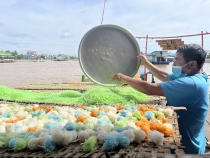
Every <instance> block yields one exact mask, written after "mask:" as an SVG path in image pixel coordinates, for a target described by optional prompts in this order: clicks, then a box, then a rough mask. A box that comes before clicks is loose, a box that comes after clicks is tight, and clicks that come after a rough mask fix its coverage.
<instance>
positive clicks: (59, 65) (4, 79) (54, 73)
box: [0, 60, 210, 87]
mask: <svg viewBox="0 0 210 158" xmlns="http://www.w3.org/2000/svg"><path fill="white" fill-rule="evenodd" d="M156 66H157V67H159V68H161V69H164V70H166V71H168V72H171V67H172V63H170V64H169V65H156ZM140 69H144V67H143V66H140ZM204 71H205V72H206V73H207V74H210V63H205V64H204ZM82 75H83V72H82V70H81V68H80V65H79V61H78V60H69V61H44V62H33V61H17V62H13V63H0V85H5V86H9V87H16V86H27V85H29V84H52V83H66V82H68V83H69V82H80V81H81V79H82ZM148 76H149V75H148ZM148 80H149V77H148ZM155 82H160V81H159V80H157V79H155Z"/></svg>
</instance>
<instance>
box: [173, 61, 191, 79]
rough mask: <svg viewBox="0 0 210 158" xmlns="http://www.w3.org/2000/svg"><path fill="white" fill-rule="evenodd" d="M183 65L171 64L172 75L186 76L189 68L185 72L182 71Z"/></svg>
mask: <svg viewBox="0 0 210 158" xmlns="http://www.w3.org/2000/svg"><path fill="white" fill-rule="evenodd" d="M189 63H190V62H189ZM189 63H187V64H189ZM187 64H185V65H187ZM185 65H183V66H172V73H173V74H174V76H176V77H185V76H187V73H188V72H189V71H190V70H189V71H187V72H186V73H182V67H184V66H185Z"/></svg>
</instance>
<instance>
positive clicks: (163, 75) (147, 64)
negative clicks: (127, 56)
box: [138, 52, 170, 81]
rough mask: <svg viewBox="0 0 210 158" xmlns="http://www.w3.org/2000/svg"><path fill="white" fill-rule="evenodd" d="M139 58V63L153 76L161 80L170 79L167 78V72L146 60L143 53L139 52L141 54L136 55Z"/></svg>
mask: <svg viewBox="0 0 210 158" xmlns="http://www.w3.org/2000/svg"><path fill="white" fill-rule="evenodd" d="M138 58H140V59H141V64H142V65H144V66H145V67H146V68H147V69H148V70H149V71H150V72H151V73H152V74H153V75H154V76H155V77H157V78H158V79H159V80H161V81H170V80H169V78H168V73H167V72H165V71H163V70H161V69H159V68H157V67H156V66H154V65H153V64H152V63H151V62H150V61H148V60H147V57H146V55H145V54H144V53H142V52H141V55H140V56H138Z"/></svg>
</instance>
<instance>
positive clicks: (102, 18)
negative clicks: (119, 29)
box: [101, 0, 106, 25]
mask: <svg viewBox="0 0 210 158" xmlns="http://www.w3.org/2000/svg"><path fill="white" fill-rule="evenodd" d="M105 4H106V0H104V9H103V13H102V18H101V25H102V24H103V19H104V10H105Z"/></svg>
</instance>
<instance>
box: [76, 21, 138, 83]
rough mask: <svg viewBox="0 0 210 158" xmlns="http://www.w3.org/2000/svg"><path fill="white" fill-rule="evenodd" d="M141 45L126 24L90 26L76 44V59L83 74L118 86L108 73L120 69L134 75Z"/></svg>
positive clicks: (124, 72)
mask: <svg viewBox="0 0 210 158" xmlns="http://www.w3.org/2000/svg"><path fill="white" fill-rule="evenodd" d="M138 55H140V48H139V45H138V43H137V41H136V38H135V37H134V36H133V35H132V34H131V33H130V32H129V31H128V30H126V29H125V28H123V27H120V26H116V25H100V26H96V27H94V28H92V29H91V30H89V31H88V32H87V33H86V34H85V35H84V37H83V38H82V40H81V42H80V45H79V52H78V57H79V63H80V66H81V68H82V70H83V72H84V74H85V75H86V76H87V77H88V78H89V79H90V80H92V81H93V82H96V83H97V84H100V85H103V86H117V85H119V83H113V82H112V81H110V76H111V75H113V74H116V73H119V72H120V73H123V74H125V75H127V76H130V77H134V76H135V75H136V73H137V71H138V70H139V66H140V60H139V59H138V58H137V56H138Z"/></svg>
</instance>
